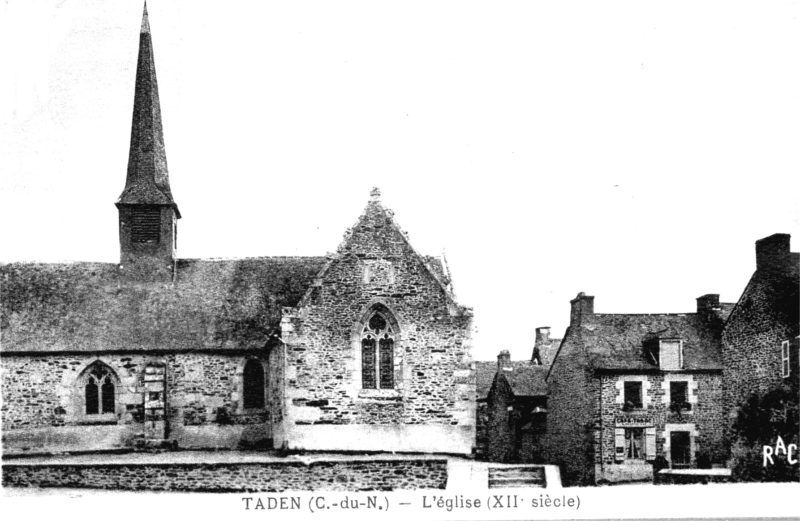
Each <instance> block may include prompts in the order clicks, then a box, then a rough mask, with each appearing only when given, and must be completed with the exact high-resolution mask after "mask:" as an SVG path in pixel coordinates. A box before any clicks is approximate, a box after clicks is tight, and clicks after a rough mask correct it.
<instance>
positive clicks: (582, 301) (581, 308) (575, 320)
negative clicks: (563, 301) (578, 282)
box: [569, 291, 594, 326]
mask: <svg viewBox="0 0 800 521" xmlns="http://www.w3.org/2000/svg"><path fill="white" fill-rule="evenodd" d="M569 303H570V304H571V305H572V311H571V313H570V317H569V325H570V326H577V325H579V324H580V323H581V319H582V318H583V317H584V316H586V315H593V314H594V297H590V296H587V295H586V293H584V292H582V291H581V292H580V293H578V296H577V297H575V298H574V299H572V300H570V301H569Z"/></svg>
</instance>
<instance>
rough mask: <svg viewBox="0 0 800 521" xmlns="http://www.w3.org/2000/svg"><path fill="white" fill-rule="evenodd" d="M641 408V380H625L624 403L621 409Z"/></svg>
mask: <svg viewBox="0 0 800 521" xmlns="http://www.w3.org/2000/svg"><path fill="white" fill-rule="evenodd" d="M641 408H642V382H625V403H624V405H623V409H625V410H631V409H641Z"/></svg>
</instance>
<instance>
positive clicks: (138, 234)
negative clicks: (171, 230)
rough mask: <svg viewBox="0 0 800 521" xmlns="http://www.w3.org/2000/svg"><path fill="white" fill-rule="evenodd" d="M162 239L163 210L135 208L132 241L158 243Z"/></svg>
mask: <svg viewBox="0 0 800 521" xmlns="http://www.w3.org/2000/svg"><path fill="white" fill-rule="evenodd" d="M160 239H161V209H160V208H134V209H133V214H132V222H131V241H133V242H137V243H157V242H159V241H160Z"/></svg>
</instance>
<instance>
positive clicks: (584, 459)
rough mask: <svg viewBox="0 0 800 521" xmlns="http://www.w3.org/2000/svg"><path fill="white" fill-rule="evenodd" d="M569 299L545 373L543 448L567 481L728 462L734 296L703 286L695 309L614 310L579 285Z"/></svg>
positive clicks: (646, 476) (637, 476)
mask: <svg viewBox="0 0 800 521" xmlns="http://www.w3.org/2000/svg"><path fill="white" fill-rule="evenodd" d="M571 306H572V309H571V314H570V325H569V327H568V328H567V331H566V333H565V335H564V339H563V340H562V342H561V345H560V347H559V350H558V352H557V353H556V354H555V356H554V358H553V362H552V364H551V366H550V369H549V372H548V374H547V385H548V389H549V393H550V394H549V399H548V415H547V436H546V440H545V453H546V454H547V458H548V462H549V463H555V464H558V465H559V466H560V467H561V473H562V477H563V480H564V482H565V483H566V484H568V485H589V484H594V483H598V482H621V481H637V480H650V479H652V475H653V474H652V473H653V464H654V463H657V464H658V463H660V464H665V465H669V466H670V467H676V468H686V467H697V466H704V465H710V464H712V463H714V464H722V463H723V462H724V460H725V446H724V439H723V430H724V429H723V425H724V424H723V412H722V407H723V402H722V400H723V394H722V393H723V390H722V353H721V342H720V335H721V333H722V326H723V323H724V320H725V317H726V315H727V313H728V312H729V311H730V308H731V305H729V304H720V302H719V296H718V295H704V296H702V297H700V298H698V299H697V310H696V312H695V313H681V314H606V313H595V312H594V297H591V296H587V295H585V294H583V293H580V294H579V295H578V296H577V297H576V298H575V299H573V300H572V301H571ZM662 458H663V459H662ZM657 460H658V461H657Z"/></svg>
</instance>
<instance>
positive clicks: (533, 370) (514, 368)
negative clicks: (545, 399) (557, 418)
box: [475, 360, 547, 400]
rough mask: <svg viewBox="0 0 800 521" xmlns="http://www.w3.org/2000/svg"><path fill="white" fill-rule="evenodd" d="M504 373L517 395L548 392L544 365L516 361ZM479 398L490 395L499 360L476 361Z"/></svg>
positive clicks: (476, 388) (540, 394) (476, 387)
mask: <svg viewBox="0 0 800 521" xmlns="http://www.w3.org/2000/svg"><path fill="white" fill-rule="evenodd" d="M510 364H511V365H510V367H509V369H510V370H508V369H506V370H503V371H502V373H503V375H504V376H505V378H506V380H507V381H508V383H509V385H510V386H511V390H512V391H513V392H514V394H515V395H516V396H543V395H546V394H547V384H546V383H545V376H547V368H546V366H543V365H533V364H531V362H530V361H528V360H520V361H514V362H511V363H510ZM475 374H476V378H477V381H476V385H475V391H476V393H475V394H476V396H477V398H478V399H479V400H480V399H483V398H486V397H487V396H488V395H489V390H490V389H491V388H492V383H493V382H494V377H495V375H496V374H497V362H475Z"/></svg>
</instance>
